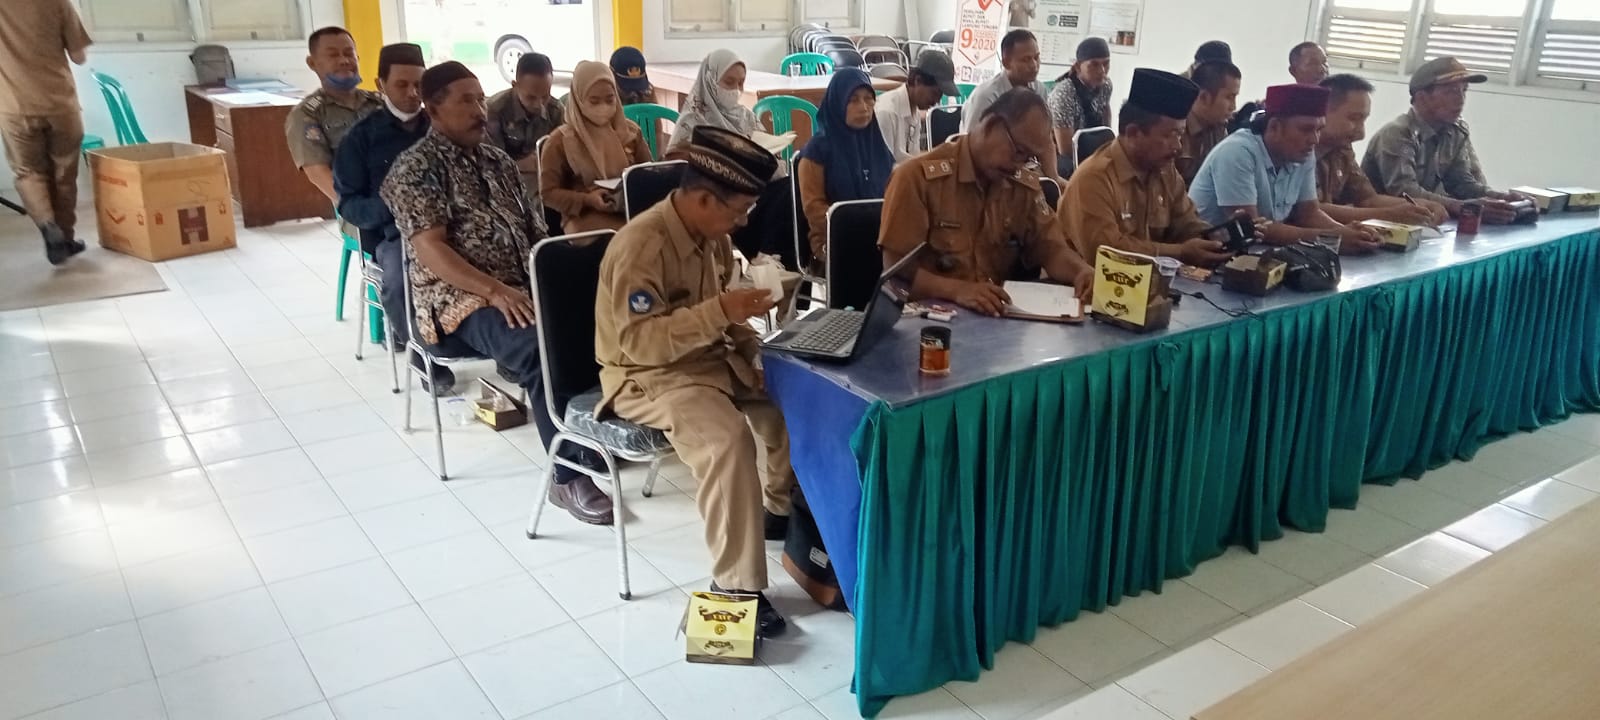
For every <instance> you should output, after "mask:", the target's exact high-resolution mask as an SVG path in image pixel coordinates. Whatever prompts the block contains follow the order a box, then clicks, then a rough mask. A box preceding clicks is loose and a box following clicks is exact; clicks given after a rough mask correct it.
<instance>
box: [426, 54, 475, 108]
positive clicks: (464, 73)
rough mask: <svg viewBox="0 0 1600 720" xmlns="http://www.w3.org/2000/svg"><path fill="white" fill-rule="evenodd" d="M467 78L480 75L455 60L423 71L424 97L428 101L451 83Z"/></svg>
mask: <svg viewBox="0 0 1600 720" xmlns="http://www.w3.org/2000/svg"><path fill="white" fill-rule="evenodd" d="M466 78H472V79H474V80H476V79H477V78H478V76H477V75H474V74H473V73H472V71H471V70H468V69H467V66H465V65H462V64H461V63H459V62H456V61H454V60H451V61H450V62H446V63H440V64H438V65H435V66H433V67H431V68H428V69H427V70H425V71H423V73H422V99H423V100H424V101H426V100H427V99H428V98H431V97H434V96H436V95H438V94H439V91H441V90H443V89H445V88H447V87H450V83H453V82H455V81H457V80H464V79H466Z"/></svg>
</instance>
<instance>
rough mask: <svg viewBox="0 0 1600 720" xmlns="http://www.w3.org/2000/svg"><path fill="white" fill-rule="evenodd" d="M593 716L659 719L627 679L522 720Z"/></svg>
mask: <svg viewBox="0 0 1600 720" xmlns="http://www.w3.org/2000/svg"><path fill="white" fill-rule="evenodd" d="M595 718H630V719H634V718H637V720H662V717H661V713H659V712H657V711H656V708H655V706H654V705H651V704H650V701H649V700H646V699H645V697H644V693H641V692H639V688H637V687H634V685H633V683H632V682H628V681H623V682H619V683H617V684H615V685H612V686H610V687H604V688H601V689H599V690H596V691H594V692H592V693H589V694H588V695H584V696H582V697H578V698H574V699H572V700H568V701H566V702H564V703H561V704H560V705H556V706H555V707H550V708H545V709H544V710H540V711H539V712H536V713H534V714H532V715H528V716H526V717H525V718H523V720H595Z"/></svg>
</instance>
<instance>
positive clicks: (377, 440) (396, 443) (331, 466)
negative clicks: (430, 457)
mask: <svg viewBox="0 0 1600 720" xmlns="http://www.w3.org/2000/svg"><path fill="white" fill-rule="evenodd" d="M340 404H343V403H340ZM302 449H304V450H305V451H306V455H308V456H310V457H311V462H313V463H315V464H316V466H317V469H318V470H320V471H321V472H322V474H323V475H324V476H326V477H334V476H337V475H347V474H350V473H353V472H358V471H360V470H364V469H366V468H369V467H371V466H373V465H385V464H390V463H397V462H400V461H402V460H407V459H410V458H412V457H414V455H413V454H412V453H411V448H410V447H409V446H407V445H406V444H405V443H404V442H401V440H400V437H399V436H398V435H395V434H394V433H393V432H390V431H388V430H384V431H382V432H373V433H366V434H363V435H354V436H351V437H347V438H340V439H338V440H328V441H326V442H319V443H312V444H310V445H306V446H304V447H303V448H302Z"/></svg>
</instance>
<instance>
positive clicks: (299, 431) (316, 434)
mask: <svg viewBox="0 0 1600 720" xmlns="http://www.w3.org/2000/svg"><path fill="white" fill-rule="evenodd" d="M283 424H284V427H287V428H288V429H289V432H290V434H292V435H294V439H295V440H296V441H297V442H299V443H300V444H302V445H309V444H312V443H319V442H324V441H327V440H337V439H339V438H343V437H350V436H352V435H362V434H366V433H372V432H379V431H382V430H387V429H389V425H388V424H387V423H385V422H384V421H383V418H381V417H378V414H377V413H375V412H373V411H372V409H371V408H370V407H368V406H367V404H366V403H353V404H350V405H339V406H337V407H331V408H324V409H322V410H312V411H310V412H305V413H300V414H298V415H286V416H284V418H283Z"/></svg>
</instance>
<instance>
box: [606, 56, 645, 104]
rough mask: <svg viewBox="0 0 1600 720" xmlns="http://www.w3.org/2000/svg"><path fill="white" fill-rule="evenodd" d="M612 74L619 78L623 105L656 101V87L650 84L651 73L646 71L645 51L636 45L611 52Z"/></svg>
mask: <svg viewBox="0 0 1600 720" xmlns="http://www.w3.org/2000/svg"><path fill="white" fill-rule="evenodd" d="M611 74H612V75H614V76H616V78H617V90H618V91H619V94H620V95H621V96H622V104H623V105H639V104H642V103H654V102H655V101H656V88H655V86H654V85H651V84H650V74H649V73H647V72H646V71H645V63H644V53H642V52H639V48H636V47H626V46H624V47H619V48H617V51H616V52H614V53H611Z"/></svg>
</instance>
